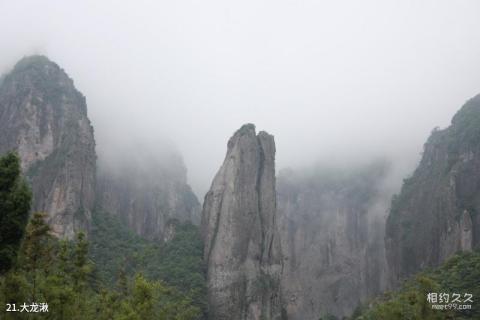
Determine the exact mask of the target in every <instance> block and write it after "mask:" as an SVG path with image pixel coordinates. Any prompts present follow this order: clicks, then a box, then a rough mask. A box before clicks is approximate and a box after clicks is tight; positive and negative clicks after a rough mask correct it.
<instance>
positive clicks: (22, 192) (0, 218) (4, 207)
mask: <svg viewBox="0 0 480 320" xmlns="http://www.w3.org/2000/svg"><path fill="white" fill-rule="evenodd" d="M31 199H32V194H31V191H30V189H29V188H28V186H27V184H26V182H25V180H24V179H23V178H22V176H21V168H20V158H19V157H18V155H17V154H16V153H13V152H10V153H7V154H6V155H4V156H3V157H0V274H2V273H5V272H6V271H8V270H9V269H11V268H12V266H13V265H14V263H15V261H16V258H17V252H18V248H19V246H20V242H21V240H22V237H23V234H24V232H25V226H26V224H27V221H28V215H29V212H30V202H31Z"/></svg>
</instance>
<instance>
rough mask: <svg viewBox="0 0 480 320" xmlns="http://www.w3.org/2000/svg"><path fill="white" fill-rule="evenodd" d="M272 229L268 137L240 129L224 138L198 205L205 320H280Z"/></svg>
mask: <svg viewBox="0 0 480 320" xmlns="http://www.w3.org/2000/svg"><path fill="white" fill-rule="evenodd" d="M276 224H277V222H276V192H275V143H274V140H273V136H271V135H269V134H268V133H266V132H263V131H262V132H260V133H259V134H258V135H256V133H255V127H254V126H253V125H251V124H248V125H244V126H243V127H242V128H240V129H239V130H238V131H237V132H236V133H235V134H234V135H233V137H232V138H230V140H229V142H228V150H227V155H226V157H225V161H224V163H223V165H222V166H221V168H220V170H219V171H218V173H217V174H216V176H215V178H214V180H213V183H212V185H211V188H210V191H209V192H208V193H207V194H206V196H205V201H204V206H203V213H202V235H203V238H204V242H205V247H204V248H205V249H204V255H205V261H206V263H207V267H208V271H207V285H208V302H209V307H210V317H211V319H215V320H217V319H233V320H235V319H249V320H251V319H280V318H281V313H282V312H281V290H280V275H281V272H282V256H281V249H280V239H279V236H278V231H277V225H276Z"/></svg>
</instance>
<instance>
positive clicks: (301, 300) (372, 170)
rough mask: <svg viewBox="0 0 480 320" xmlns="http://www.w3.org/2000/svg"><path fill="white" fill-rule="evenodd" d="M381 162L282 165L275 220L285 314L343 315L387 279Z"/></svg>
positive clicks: (303, 316)
mask: <svg viewBox="0 0 480 320" xmlns="http://www.w3.org/2000/svg"><path fill="white" fill-rule="evenodd" d="M387 169H388V167H387V166H386V164H385V163H383V162H381V163H375V164H373V165H370V166H368V167H361V168H357V169H352V168H351V169H349V170H345V169H336V168H316V169H315V170H305V171H292V170H283V171H281V172H280V174H279V177H278V181H277V190H278V219H279V221H278V225H279V230H280V235H281V246H282V252H283V256H284V257H285V261H284V269H283V274H282V288H283V296H284V299H285V309H286V312H287V315H288V319H293V320H297V319H298V320H303V319H315V320H316V319H319V318H322V319H330V316H334V317H336V318H338V319H342V318H343V317H345V316H350V315H351V314H352V313H353V311H354V310H355V308H356V307H357V306H358V305H360V304H361V303H364V302H366V301H368V299H369V298H371V297H373V296H374V295H376V294H378V293H379V292H381V291H382V289H383V288H384V285H385V280H384V275H385V272H384V271H385V255H384V247H383V235H384V233H383V231H384V221H385V215H386V211H387V207H388V201H389V199H390V196H389V195H390V194H388V195H387V194H385V193H384V191H385V189H387V188H385V183H384V181H385V176H386V172H387Z"/></svg>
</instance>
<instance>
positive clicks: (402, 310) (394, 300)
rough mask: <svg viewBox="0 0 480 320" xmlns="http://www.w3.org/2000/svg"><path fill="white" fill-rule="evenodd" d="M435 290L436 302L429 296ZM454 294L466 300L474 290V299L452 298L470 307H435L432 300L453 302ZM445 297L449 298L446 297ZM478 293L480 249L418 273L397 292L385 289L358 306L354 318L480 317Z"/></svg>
mask: <svg viewBox="0 0 480 320" xmlns="http://www.w3.org/2000/svg"><path fill="white" fill-rule="evenodd" d="M432 293H433V294H437V295H436V299H437V300H438V302H437V303H431V301H430V302H429V301H428V300H427V297H428V294H432ZM440 294H446V295H444V297H445V298H444V302H443V303H440V302H439V299H440ZM453 294H460V297H461V298H460V300H461V301H463V300H465V294H471V295H472V299H473V303H470V302H465V303H462V302H453V303H456V304H457V307H458V306H459V305H464V304H466V305H471V309H465V310H458V309H457V310H454V309H450V310H434V309H432V304H442V305H448V304H451V303H452V300H453V299H454V296H453ZM447 295H448V296H447ZM446 297H448V300H449V301H448V302H447V301H445V299H446ZM478 297H480V252H478V251H477V252H468V253H461V254H457V255H455V256H454V257H452V258H451V259H449V260H448V261H447V262H445V263H444V264H443V265H442V266H441V267H440V268H438V269H435V270H431V271H425V272H423V273H420V274H418V275H417V276H416V277H415V278H413V279H411V280H409V281H407V282H406V283H405V284H404V286H403V288H402V289H401V290H399V291H398V292H395V293H386V294H385V295H384V296H383V297H381V298H379V299H377V300H376V301H374V302H372V304H371V305H370V306H369V307H366V308H365V307H364V308H359V309H358V310H357V311H356V312H355V314H354V315H353V317H352V319H355V320H377V319H392V320H396V319H398V320H400V319H418V320H437V319H438V320H440V319H480V309H479V308H478V307H477V301H476V299H478ZM452 308H453V306H452Z"/></svg>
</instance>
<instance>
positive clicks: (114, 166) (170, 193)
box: [97, 146, 201, 241]
mask: <svg viewBox="0 0 480 320" xmlns="http://www.w3.org/2000/svg"><path fill="white" fill-rule="evenodd" d="M132 150H135V151H134V152H132ZM142 151H145V150H142V148H141V147H139V146H137V147H136V148H133V149H130V150H125V152H122V153H121V154H117V155H115V156H114V157H113V159H111V161H108V160H107V159H102V157H101V156H100V157H99V163H98V176H97V196H98V198H97V208H98V209H100V210H103V211H105V212H107V213H109V214H113V215H117V216H119V217H120V219H121V220H122V221H124V222H125V224H126V225H127V226H129V227H130V228H131V229H132V230H134V231H135V232H136V233H137V234H138V235H140V236H142V237H145V238H147V239H152V240H153V239H155V240H161V241H163V240H168V225H169V222H170V221H171V220H172V219H176V220H179V221H190V222H192V223H194V224H197V225H199V224H200V214H201V209H200V204H199V202H198V200H197V197H196V196H195V194H194V193H193V191H192V190H191V188H190V186H189V185H188V184H187V176H186V168H185V166H184V165H183V161H182V158H181V157H180V156H179V155H177V154H176V153H172V154H170V155H169V156H163V157H153V159H152V157H151V155H150V156H149V155H147V154H148V152H146V151H145V152H142Z"/></svg>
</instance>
